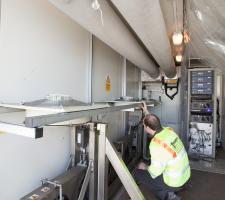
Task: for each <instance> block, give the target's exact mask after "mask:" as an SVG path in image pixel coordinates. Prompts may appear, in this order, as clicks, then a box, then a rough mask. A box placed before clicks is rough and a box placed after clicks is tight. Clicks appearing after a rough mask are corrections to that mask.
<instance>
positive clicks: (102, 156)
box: [97, 124, 108, 200]
mask: <svg viewBox="0 0 225 200" xmlns="http://www.w3.org/2000/svg"><path fill="white" fill-rule="evenodd" d="M106 129H107V124H98V125H97V130H98V131H99V137H98V138H99V141H98V198H97V199H98V200H106V199H107V187H108V183H107V178H108V174H107V171H106V169H107V168H106V152H105V147H106V146H105V141H106Z"/></svg>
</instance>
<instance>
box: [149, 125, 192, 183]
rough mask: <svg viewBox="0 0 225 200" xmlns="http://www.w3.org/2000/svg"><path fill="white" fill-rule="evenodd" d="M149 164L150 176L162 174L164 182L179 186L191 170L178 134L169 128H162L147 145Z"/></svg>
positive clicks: (188, 176)
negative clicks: (149, 155)
mask: <svg viewBox="0 0 225 200" xmlns="http://www.w3.org/2000/svg"><path fill="white" fill-rule="evenodd" d="M149 149H150V154H151V165H150V166H149V167H148V171H149V173H150V175H151V176H152V178H156V177H157V176H159V175H161V174H163V180H164V183H165V184H166V185H168V186H170V187H181V186H182V185H184V184H185V183H186V182H187V180H188V179H189V178H190V175H191V170H190V165H189V160H188V156H187V152H186V150H185V148H184V145H183V143H182V141H181V140H180V138H179V137H178V135H177V134H176V133H175V132H174V131H173V130H172V129H171V128H163V130H162V131H161V132H159V133H157V134H156V135H155V136H154V137H153V139H152V140H151V143H150V145H149Z"/></svg>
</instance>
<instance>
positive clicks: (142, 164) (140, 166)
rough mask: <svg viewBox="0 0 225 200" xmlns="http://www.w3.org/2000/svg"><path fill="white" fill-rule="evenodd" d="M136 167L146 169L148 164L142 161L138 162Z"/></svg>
mask: <svg viewBox="0 0 225 200" xmlns="http://www.w3.org/2000/svg"><path fill="white" fill-rule="evenodd" d="M137 168H138V169H142V170H147V169H148V165H146V164H145V163H144V162H140V163H139V164H138V166H137Z"/></svg>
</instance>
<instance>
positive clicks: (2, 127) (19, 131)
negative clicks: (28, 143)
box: [0, 122, 43, 139]
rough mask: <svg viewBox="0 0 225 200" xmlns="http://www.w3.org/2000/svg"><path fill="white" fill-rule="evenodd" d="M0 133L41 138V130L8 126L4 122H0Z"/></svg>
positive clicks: (13, 125)
mask: <svg viewBox="0 0 225 200" xmlns="http://www.w3.org/2000/svg"><path fill="white" fill-rule="evenodd" d="M0 131H1V132H5V133H12V134H15V135H20V136H25V137H30V138H34V139H37V138H40V137H43V128H27V127H25V126H20V125H15V124H9V123H4V122H0Z"/></svg>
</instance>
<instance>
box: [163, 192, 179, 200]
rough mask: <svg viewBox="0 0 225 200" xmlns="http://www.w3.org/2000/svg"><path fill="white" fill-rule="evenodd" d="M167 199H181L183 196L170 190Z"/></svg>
mask: <svg viewBox="0 0 225 200" xmlns="http://www.w3.org/2000/svg"><path fill="white" fill-rule="evenodd" d="M166 200H181V197H179V196H177V195H176V194H175V193H174V192H168V193H167V199H166Z"/></svg>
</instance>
